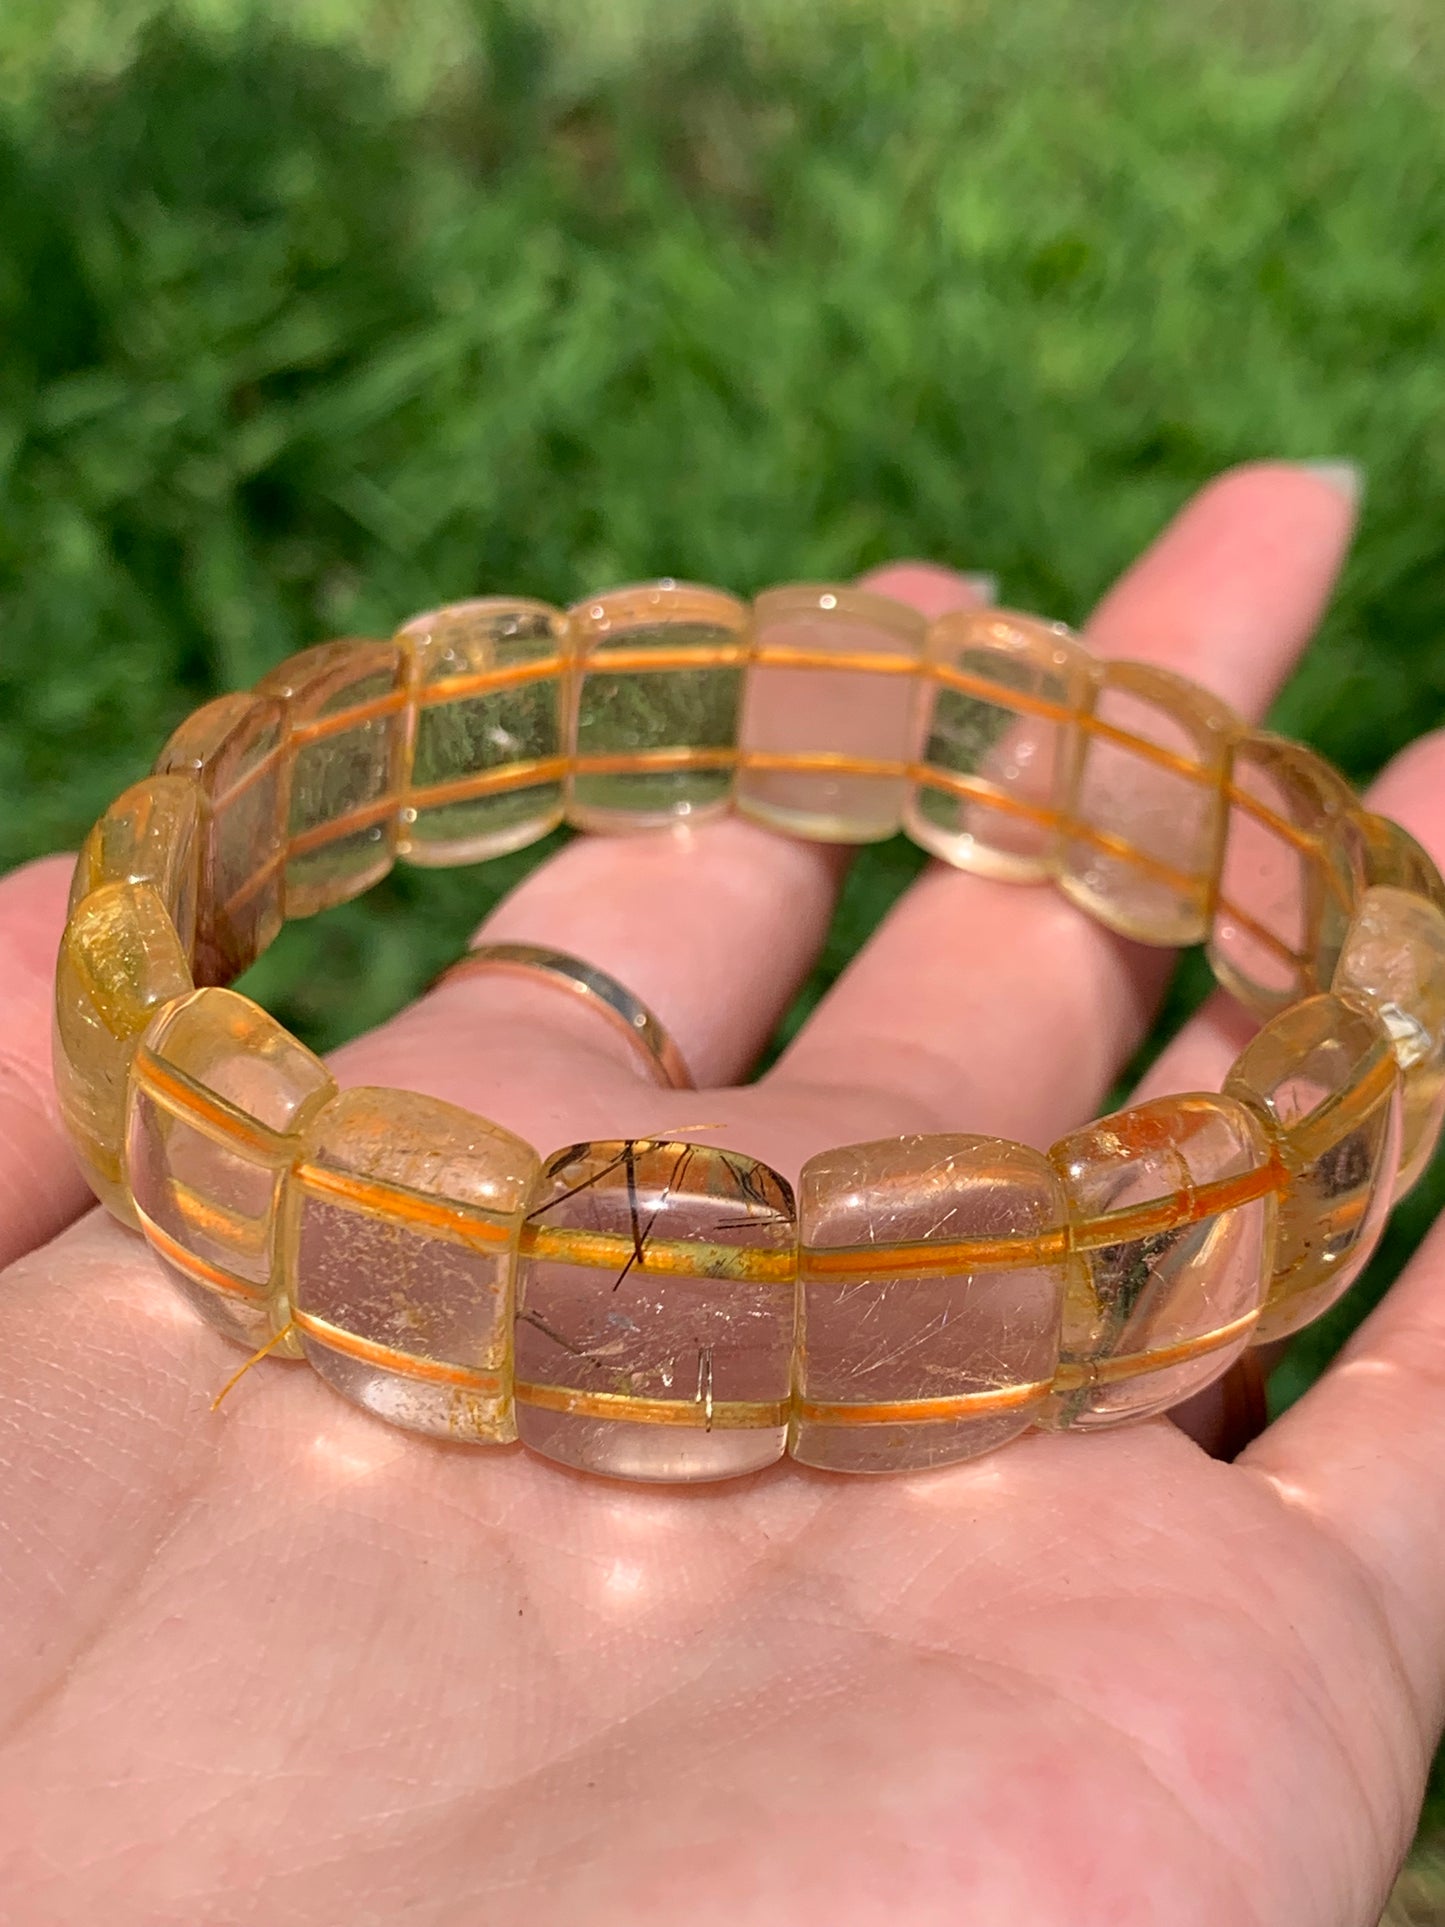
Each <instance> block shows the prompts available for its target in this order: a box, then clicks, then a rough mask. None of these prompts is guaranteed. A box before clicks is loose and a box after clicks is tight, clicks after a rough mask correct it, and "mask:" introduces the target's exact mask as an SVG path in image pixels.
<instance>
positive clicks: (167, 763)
mask: <svg viewBox="0 0 1445 1927" xmlns="http://www.w3.org/2000/svg"><path fill="white" fill-rule="evenodd" d="M281 723H282V711H281V705H280V704H279V703H278V702H274V701H271V700H269V699H267V698H265V697H259V696H247V695H233V696H218V697H217V698H216V699H215V701H214V702H209V703H206V704H205V705H204V706H203V707H202V708H200V709H198V710H196V711H195V713H194V714H193V715H191V716H188V717H187V719H186V720H185V722H183V723H182V724H181V726H180V728H179V729H178V730H177V731H176V733H175V734H174V735H173V736H172V737H171V739H170V741H169V742H168V743H167V744H166V746H165V748H164V749H163V750H162V751H161V754H160V758H159V760H158V761H157V763H156V773H157V774H158V775H168V774H178V775H183V776H189V777H190V778H191V779H192V781H193V782H195V783H196V784H197V785H198V786H199V788H200V791H201V795H202V798H203V802H204V835H203V839H202V844H201V863H200V904H199V908H198V912H197V923H196V947H195V953H194V963H193V971H194V975H195V979H196V982H197V983H199V984H217V983H229V982H230V980H231V979H232V978H233V977H238V976H239V975H240V974H241V972H242V971H243V970H246V969H248V968H249V967H250V965H251V964H253V963H254V962H255V961H256V959H257V957H259V956H260V954H261V952H262V951H263V950H264V949H265V948H266V946H267V944H268V943H270V941H271V939H272V938H273V937H274V936H275V935H276V932H277V931H278V930H279V929H280V928H281V864H282V859H283V853H284V852H283V836H282V814H283V807H284V806H283V802H282V796H281Z"/></svg>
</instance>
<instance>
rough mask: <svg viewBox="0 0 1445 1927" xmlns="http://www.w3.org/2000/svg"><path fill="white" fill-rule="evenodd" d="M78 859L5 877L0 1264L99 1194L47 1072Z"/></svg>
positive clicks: (47, 862)
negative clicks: (78, 1156) (79, 1159)
mask: <svg viewBox="0 0 1445 1927" xmlns="http://www.w3.org/2000/svg"><path fill="white" fill-rule="evenodd" d="M74 868H75V864H74V860H73V859H72V858H69V857H58V856H55V857H44V858H42V859H41V861H40V862H38V863H30V864H27V865H26V866H25V868H24V869H22V870H16V871H15V872H13V874H12V875H10V876H8V877H5V878H3V879H0V1266H4V1265H7V1264H9V1263H10V1262H11V1260H12V1259H14V1258H18V1257H19V1256H20V1255H21V1254H22V1253H23V1252H26V1251H32V1250H34V1248H35V1247H36V1246H37V1245H41V1244H44V1243H45V1241H46V1240H47V1239H48V1238H52V1237H54V1235H55V1233H56V1232H57V1231H59V1230H61V1229H62V1227H63V1226H65V1225H67V1224H69V1223H70V1221H71V1220H72V1219H73V1218H77V1217H79V1216H80V1214H81V1212H82V1211H84V1210H86V1209H87V1208H88V1207H89V1206H90V1205H92V1204H94V1202H95V1199H94V1197H93V1196H92V1195H91V1191H90V1187H89V1186H88V1185H87V1184H86V1182H85V1180H84V1179H83V1178H82V1177H81V1175H80V1167H79V1165H78V1164H77V1163H76V1161H75V1158H74V1156H73V1154H72V1152H71V1149H70V1144H69V1141H68V1139H67V1138H66V1136H65V1133H64V1130H63V1128H62V1126H61V1123H60V1114H59V1111H58V1109H57V1106H56V1102H55V1090H54V1084H53V1082H52V1078H51V1072H50V1026H51V1010H52V1007H53V1004H54V998H55V955H56V951H57V949H58V948H59V944H60V933H61V931H62V930H63V929H64V927H65V904H66V898H67V895H68V893H69V890H70V878H71V873H72V871H73V870H74Z"/></svg>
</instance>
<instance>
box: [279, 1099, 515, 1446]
mask: <svg viewBox="0 0 1445 1927" xmlns="http://www.w3.org/2000/svg"><path fill="white" fill-rule="evenodd" d="M538 1169H539V1166H538V1161H537V1155H536V1153H535V1152H534V1151H533V1150H532V1148H531V1146H530V1145H528V1144H524V1143H523V1142H522V1140H521V1139H520V1138H517V1137H513V1136H512V1134H511V1132H510V1131H504V1130H502V1129H501V1127H500V1126H499V1125H496V1124H489V1123H487V1122H486V1121H485V1119H483V1118H480V1117H473V1116H471V1115H470V1114H469V1113H468V1112H466V1111H461V1110H458V1109H457V1108H456V1107H455V1106H454V1105H451V1104H443V1103H439V1102H438V1101H437V1100H436V1099H434V1098H430V1097H419V1096H416V1095H415V1094H413V1093H412V1092H410V1091H388V1090H351V1091H344V1092H343V1093H342V1094H341V1096H340V1097H337V1098H335V1099H333V1100H332V1102H331V1103H330V1104H328V1105H327V1106H326V1108H325V1109H324V1110H323V1111H321V1112H320V1113H319V1114H318V1115H317V1116H315V1117H314V1118H313V1119H312V1121H311V1123H310V1125H309V1126H308V1127H307V1129H306V1131H305V1132H304V1134H303V1148H302V1160H301V1162H300V1163H299V1164H298V1166H297V1167H296V1171H295V1174H294V1177H293V1179H292V1182H291V1184H290V1186H289V1187H288V1190H287V1198H286V1225H287V1231H286V1247H287V1260H286V1272H287V1289H288V1291H289V1295H290V1309H291V1316H292V1319H293V1320H294V1322H295V1325H296V1328H297V1331H298V1333H299V1335H300V1340H301V1345H302V1349H303V1350H304V1352H305V1354H306V1357H307V1358H308V1359H309V1360H310V1362H311V1364H312V1365H313V1366H314V1367H315V1368H316V1370H317V1371H318V1372H319V1373H320V1374H321V1376H322V1377H323V1378H324V1379H326V1380H327V1381H328V1382H329V1383H330V1384H331V1385H333V1386H334V1387H335V1388H336V1390H337V1391H339V1392H341V1393H343V1394H344V1395H345V1396H346V1397H347V1398H350V1399H353V1400H355V1402H356V1403H357V1404H358V1405H362V1406H365V1407H366V1408H367V1410H369V1411H372V1412H375V1413H377V1414H378V1415H379V1416H380V1417H381V1418H384V1419H388V1420H389V1421H390V1422H391V1423H392V1424H393V1425H404V1426H407V1427H409V1428H410V1429H411V1430H412V1431H415V1432H429V1433H432V1434H434V1435H435V1436H437V1437H439V1438H448V1439H462V1440H468V1441H472V1442H477V1443H494V1442H500V1441H503V1440H506V1439H512V1438H515V1437H516V1435H517V1431H516V1425H515V1422H514V1420H513V1416H512V1384H511V1379H512V1301H511V1297H512V1272H513V1265H514V1262H515V1259H516V1251H517V1232H518V1228H519V1226H520V1223H521V1214H522V1206H523V1203H524V1201H525V1199H526V1196H527V1193H528V1191H529V1190H530V1188H531V1186H532V1184H533V1182H534V1180H535V1179H536V1176H537V1172H538Z"/></svg>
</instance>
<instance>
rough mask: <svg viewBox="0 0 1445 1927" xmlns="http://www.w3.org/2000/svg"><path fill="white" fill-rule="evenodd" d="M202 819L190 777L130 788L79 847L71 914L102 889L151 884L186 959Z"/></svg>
mask: <svg viewBox="0 0 1445 1927" xmlns="http://www.w3.org/2000/svg"><path fill="white" fill-rule="evenodd" d="M200 819H201V792H200V790H199V788H198V787H197V786H196V784H195V783H194V782H192V781H191V780H190V778H189V777H185V776H148V777H147V778H146V779H145V781H144V782H141V783H132V784H131V786H130V788H129V789H128V790H124V791H122V793H121V794H120V795H119V796H118V797H117V798H116V799H115V801H114V802H113V803H112V804H111V806H110V808H109V809H108V810H107V811H106V813H105V815H104V816H103V817H102V818H101V819H100V821H99V822H98V823H97V824H96V825H95V827H94V829H93V830H92V831H91V832H90V834H89V836H87V837H86V839H85V841H84V843H82V844H81V846H80V855H79V857H78V859H77V861H76V865H75V880H74V882H73V883H72V884H71V886H70V910H71V914H72V915H73V914H74V912H75V911H76V909H77V908H78V907H79V905H80V904H81V902H82V901H83V900H84V899H85V898H86V897H88V896H89V895H90V893H91V891H92V890H98V889H99V888H100V886H101V884H103V883H149V884H150V885H151V887H152V888H153V889H154V890H155V892H156V894H157V896H158V897H159V898H160V900H161V902H162V903H163V904H164V905H165V907H166V910H167V913H168V914H169V916H170V920H171V923H172V924H173V925H174V927H175V933H176V935H177V936H178V937H179V938H180V940H181V948H182V950H183V951H184V952H185V953H186V955H187V956H188V957H189V956H190V955H191V952H192V950H193V949H194V948H195V942H196V888H197V884H198V881H199V876H200V854H201V852H200Z"/></svg>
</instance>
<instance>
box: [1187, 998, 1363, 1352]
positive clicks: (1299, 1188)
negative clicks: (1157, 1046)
mask: <svg viewBox="0 0 1445 1927" xmlns="http://www.w3.org/2000/svg"><path fill="white" fill-rule="evenodd" d="M1224 1089H1225V1092H1226V1094H1227V1095H1228V1096H1230V1097H1233V1098H1237V1099H1238V1100H1239V1102H1240V1103H1242V1104H1245V1105H1248V1106H1249V1107H1250V1108H1251V1109H1252V1110H1253V1111H1255V1112H1256V1113H1257V1114H1258V1115H1259V1117H1260V1118H1261V1119H1262V1121H1263V1123H1264V1126H1265V1128H1266V1130H1268V1131H1269V1132H1270V1133H1271V1135H1272V1136H1273V1137H1274V1140H1275V1143H1276V1145H1277V1146H1278V1150H1279V1156H1280V1160H1281V1162H1282V1164H1283V1166H1284V1169H1285V1171H1286V1172H1287V1173H1288V1175H1289V1184H1288V1186H1287V1188H1286V1189H1285V1190H1284V1191H1283V1192H1282V1194H1281V1196H1280V1204H1279V1236H1278V1240H1277V1242H1276V1246H1275V1254H1274V1265H1273V1267H1272V1275H1271V1278H1270V1284H1269V1292H1268V1296H1267V1297H1266V1300H1265V1305H1264V1309H1263V1311H1262V1312H1261V1313H1260V1317H1259V1325H1258V1327H1257V1329H1256V1333H1255V1336H1256V1338H1257V1339H1258V1340H1259V1342H1261V1343H1266V1342H1268V1341H1269V1340H1272V1339H1276V1338H1287V1337H1288V1336H1289V1335H1290V1333H1291V1332H1296V1331H1298V1330H1299V1329H1300V1327H1301V1326H1302V1325H1307V1324H1309V1323H1310V1321H1311V1320H1312V1319H1315V1318H1318V1317H1319V1316H1320V1314H1321V1313H1322V1312H1325V1311H1328V1309H1329V1308H1330V1306H1331V1305H1332V1304H1334V1303H1335V1301H1336V1300H1337V1299H1338V1298H1339V1297H1340V1296H1341V1295H1342V1294H1343V1293H1344V1292H1345V1290H1346V1289H1347V1288H1348V1287H1349V1286H1350V1285H1351V1284H1352V1283H1353V1282H1354V1280H1355V1279H1356V1278H1357V1277H1358V1276H1359V1274H1360V1272H1361V1271H1362V1270H1363V1269H1364V1266H1365V1265H1366V1263H1367V1262H1368V1260H1369V1258H1370V1255H1371V1253H1372V1252H1373V1251H1374V1249H1375V1246H1376V1245H1377V1244H1378V1243H1379V1241H1380V1233H1381V1232H1382V1231H1383V1230H1384V1228H1385V1220H1386V1218H1387V1217H1388V1216H1389V1211H1390V1196H1391V1190H1392V1187H1393V1184H1394V1178H1395V1170H1396V1166H1397V1165H1398V1162H1399V1154H1400V1073H1399V1069H1398V1067H1397V1065H1396V1062H1395V1054H1394V1051H1393V1049H1392V1048H1391V1044H1390V1038H1389V1035H1388V1033H1387V1031H1386V1029H1385V1026H1384V1024H1383V1023H1382V1022H1381V1021H1380V1019H1379V1018H1378V1017H1376V1016H1375V1015H1374V1013H1373V1012H1372V1011H1371V1010H1370V1009H1369V1008H1368V1006H1367V1005H1365V1004H1364V1003H1363V1002H1357V1001H1356V1000H1355V999H1354V998H1352V997H1336V996H1333V995H1324V996H1320V997H1308V998H1306V999H1305V1001H1304V1002H1303V1003H1301V1004H1295V1005H1293V1006H1292V1007H1291V1008H1290V1009H1289V1010H1284V1011H1281V1012H1280V1013H1279V1015H1278V1016H1277V1017H1273V1018H1271V1019H1270V1021H1269V1022H1268V1023H1267V1024H1266V1025H1265V1026H1264V1028H1263V1029H1262V1030H1261V1031H1260V1032H1259V1034H1258V1035H1257V1036H1256V1037H1254V1038H1253V1039H1252V1040H1251V1041H1250V1043H1249V1044H1248V1045H1247V1046H1246V1047H1245V1049H1244V1051H1243V1053H1242V1054H1241V1055H1240V1057H1239V1058H1238V1060H1237V1061H1236V1063H1235V1065H1234V1068H1233V1069H1232V1070H1231V1071H1230V1073H1229V1076H1228V1077H1227V1078H1226V1079H1225V1082H1224Z"/></svg>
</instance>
